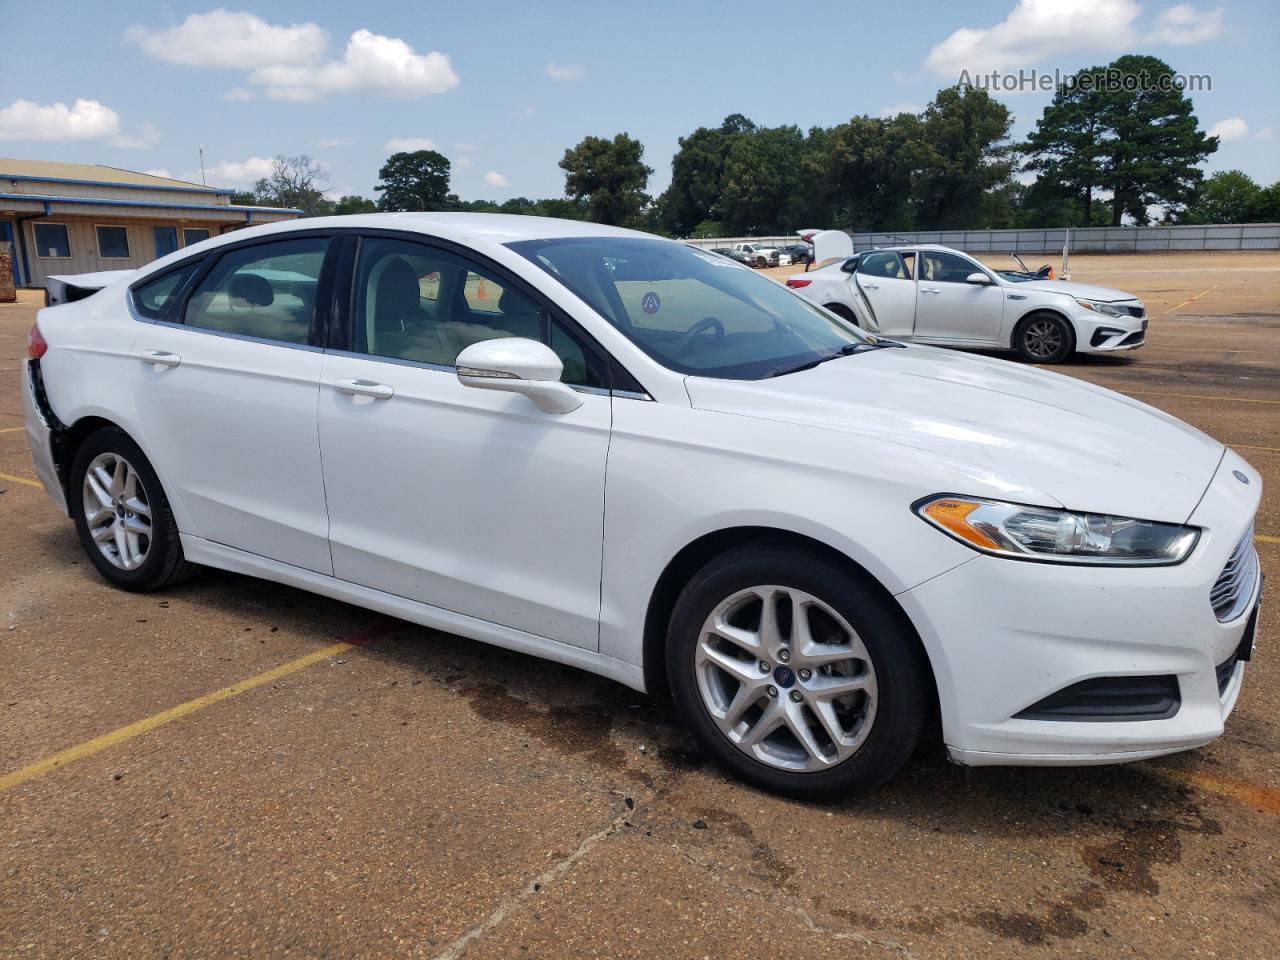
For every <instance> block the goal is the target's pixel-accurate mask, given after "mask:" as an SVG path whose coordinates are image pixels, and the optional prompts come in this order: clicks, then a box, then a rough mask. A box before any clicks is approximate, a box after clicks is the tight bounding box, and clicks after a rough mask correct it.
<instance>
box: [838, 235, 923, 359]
mask: <svg viewBox="0 0 1280 960" xmlns="http://www.w3.org/2000/svg"><path fill="white" fill-rule="evenodd" d="M849 283H850V284H851V285H853V286H854V288H855V289H856V291H857V292H858V294H859V295H860V297H861V299H862V303H863V306H864V307H866V308H867V313H868V316H869V318H870V321H871V332H872V333H878V334H882V335H883V336H886V337H910V336H911V334H912V331H913V329H914V327H915V322H916V282H915V280H914V279H913V278H912V276H911V264H910V263H908V262H907V261H904V260H903V258H902V255H901V254H899V253H897V252H896V251H893V250H872V251H871V252H870V253H864V254H863V255H862V256H861V257H859V258H858V269H857V272H856V273H854V274H852V275H851V276H850V277H849Z"/></svg>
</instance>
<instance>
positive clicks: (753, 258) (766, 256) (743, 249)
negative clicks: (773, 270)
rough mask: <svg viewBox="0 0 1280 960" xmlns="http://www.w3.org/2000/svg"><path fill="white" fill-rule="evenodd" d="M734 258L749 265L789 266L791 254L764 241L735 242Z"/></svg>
mask: <svg viewBox="0 0 1280 960" xmlns="http://www.w3.org/2000/svg"><path fill="white" fill-rule="evenodd" d="M733 258H734V259H735V260H738V261H740V262H742V263H745V264H746V265H747V266H749V267H789V266H791V254H789V253H783V252H782V251H781V250H779V249H778V248H777V247H770V246H767V245H766V244H763V243H754V242H749V243H735V244H734V245H733Z"/></svg>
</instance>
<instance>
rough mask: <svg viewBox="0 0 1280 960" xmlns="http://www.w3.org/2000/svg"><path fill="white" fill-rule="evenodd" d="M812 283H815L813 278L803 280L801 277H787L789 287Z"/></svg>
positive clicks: (805, 285) (804, 285)
mask: <svg viewBox="0 0 1280 960" xmlns="http://www.w3.org/2000/svg"><path fill="white" fill-rule="evenodd" d="M811 283H813V281H812V280H802V279H800V278H799V277H787V286H788V287H807V286H808V285H809V284H811Z"/></svg>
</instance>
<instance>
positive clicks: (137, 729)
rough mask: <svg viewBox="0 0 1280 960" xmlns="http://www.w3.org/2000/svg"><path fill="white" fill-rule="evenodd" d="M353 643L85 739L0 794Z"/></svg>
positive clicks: (8, 780)
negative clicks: (90, 738)
mask: <svg viewBox="0 0 1280 960" xmlns="http://www.w3.org/2000/svg"><path fill="white" fill-rule="evenodd" d="M352 646H353V644H351V643H348V642H346V641H345V640H344V641H342V642H341V643H334V644H331V645H330V646H327V647H324V648H323V649H320V650H316V651H314V652H312V653H308V654H306V655H304V656H301V657H298V658H297V659H296V660H290V661H289V662H288V663H282V664H281V665H280V666H278V667H275V668H273V669H271V670H268V671H266V672H265V673H260V674H258V675H257V676H256V677H250V678H249V679H248V680H241V681H240V682H239V683H233V684H232V685H231V686H229V687H223V688H222V689H221V690H214V691H213V692H212V693H206V694H205V695H204V696H202V697H196V698H195V699H194V700H188V701H187V702H186V703H180V704H178V706H176V707H171V708H169V709H168V710H165V711H163V712H162V713H156V714H153V715H152V716H149V717H145V718H144V719H142V720H138V721H137V722H135V723H131V724H129V725H128V726H127V727H121V728H120V729H118V730H113V731H111V732H110V733H105V734H103V735H102V736H100V737H94V738H93V739H92V740H86V741H85V742H84V743H81V744H78V745H77V746H74V747H70V748H68V749H66V750H63V751H61V752H59V753H55V754H53V755H52V756H48V757H45V758H44V759H43V760H37V761H36V762H35V763H32V764H29V765H27V766H25V767H22V768H21V769H19V770H14V771H13V772H12V773H7V774H5V775H4V776H3V777H0V791H3V790H8V789H9V788H10V787H16V786H17V785H18V784H20V783H26V782H27V781H28V780H32V779H35V778H36V777H40V776H43V775H44V774H46V773H49V772H50V771H52V770H56V769H58V768H59V767H63V766H66V765H67V764H68V763H72V762H73V761H76V760H79V759H81V758H83V757H88V756H91V755H93V754H95V753H98V752H99V751H102V750H106V749H107V748H108V747H113V746H115V745H116V744H118V743H123V742H124V741H126V740H130V739H132V738H133V737H136V736H138V735H140V734H143V733H146V732H147V731H149V730H154V729H156V727H160V726H163V725H164V724H166V723H170V722H171V721H173V720H177V719H179V718H181V717H185V716H186V715H187V714H189V713H195V712H196V711H197V710H203V709H204V708H205V707H211V706H213V705H214V704H215V703H221V702H222V701H223V700H227V699H229V698H231V697H234V696H236V695H237V694H241V693H245V692H246V691H248V690H252V689H254V688H255V687H260V686H262V685H263V684H264V683H271V682H272V681H273V680H279V679H280V678H281V677H286V676H288V675H289V674H291V673H295V672H297V671H298V670H301V669H303V668H304V667H309V666H311V665H312V664H313V663H319V662H320V661H321V660H324V659H326V658H328V657H332V656H333V655H334V654H338V653H341V652H342V651H344V650H349V649H351V648H352Z"/></svg>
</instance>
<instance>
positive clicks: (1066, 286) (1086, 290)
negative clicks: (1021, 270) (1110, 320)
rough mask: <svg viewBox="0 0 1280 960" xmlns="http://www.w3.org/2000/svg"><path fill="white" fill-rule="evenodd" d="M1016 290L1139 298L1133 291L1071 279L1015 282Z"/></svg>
mask: <svg viewBox="0 0 1280 960" xmlns="http://www.w3.org/2000/svg"><path fill="white" fill-rule="evenodd" d="M1012 286H1013V289H1014V290H1034V291H1036V292H1037V293H1065V294H1066V295H1067V296H1068V297H1079V298H1080V299H1081V300H1101V301H1103V302H1104V303H1114V302H1115V301H1117V300H1137V299H1138V298H1137V297H1135V296H1134V295H1133V294H1132V293H1125V292H1124V291H1123V290H1116V289H1115V288H1114V287H1095V286H1094V285H1093V284H1091V283H1072V282H1071V281H1069V280H1028V281H1026V282H1025V283H1015V284H1013V285H1012Z"/></svg>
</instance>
